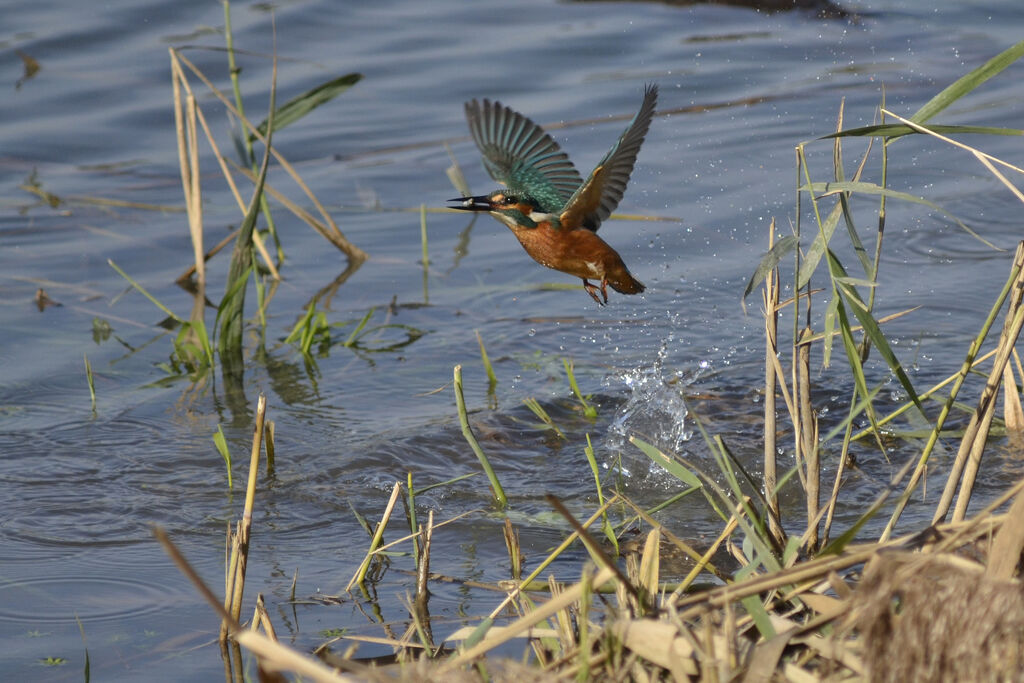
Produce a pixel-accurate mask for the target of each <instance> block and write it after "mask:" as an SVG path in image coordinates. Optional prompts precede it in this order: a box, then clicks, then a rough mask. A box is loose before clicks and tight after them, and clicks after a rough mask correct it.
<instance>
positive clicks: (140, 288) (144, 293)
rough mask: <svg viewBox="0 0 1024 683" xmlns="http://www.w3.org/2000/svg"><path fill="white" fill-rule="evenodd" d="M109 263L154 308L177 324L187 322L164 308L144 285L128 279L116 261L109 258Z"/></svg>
mask: <svg viewBox="0 0 1024 683" xmlns="http://www.w3.org/2000/svg"><path fill="white" fill-rule="evenodd" d="M107 263H108V264H110V267H111V268H113V269H114V270H116V271H117V274H118V275H120V276H121V277H123V278H124V279H125V280H127V281H128V284H130V285H131V286H132V287H134V288H135V289H136V290H138V292H139V294H141V295H142V296H144V297H146V298H147V299H149V300H150V301H151V302H152V303H153V305H154V306H156V307H157V308H159V309H160V310H161V311H163V312H164V313H166V314H167V316H168V317H169V318H172V319H173V320H174V321H175V322H177V323H179V324H180V323H184V322H185V321H184V320H182V319H181V318H179V317H178V316H176V315H175V314H174V313H172V312H171V309H169V308H167V307H166V306H164V305H163V304H162V303H160V302H159V301H157V299H156V297H155V296H153V295H152V294H150V293H149V292H147V291H146V288H145V287H143V286H142V285H140V284H139V283H138V282H136V281H135V280H133V279H131V278H130V277H128V273H126V272H124V271H123V270H121V268H120V267H118V265H117V264H116V263H114V260H113V259H109V258H108V259H107Z"/></svg>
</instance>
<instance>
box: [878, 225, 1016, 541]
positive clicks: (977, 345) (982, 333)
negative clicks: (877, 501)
mask: <svg viewBox="0 0 1024 683" xmlns="http://www.w3.org/2000/svg"><path fill="white" fill-rule="evenodd" d="M1022 246H1024V243H1022V244H1019V245H1017V253H1016V255H1015V257H1014V260H1013V266H1012V267H1011V269H1010V275H1009V277H1008V278H1007V280H1006V283H1005V284H1004V285H1003V288H1002V290H1001V291H1000V292H999V294H998V295H997V296H996V301H995V302H994V303H993V305H992V308H991V309H990V310H989V314H988V317H986V319H985V322H984V323H983V324H982V327H981V330H979V331H978V334H977V335H975V337H974V340H973V341H972V342H971V345H970V347H969V348H968V350H967V356H966V357H965V358H964V362H963V364H962V365H961V366H960V370H959V372H957V374H956V380H955V382H954V383H953V387H952V389H950V392H949V395H948V396H947V397H946V400H945V401H944V403H943V404H942V409H941V410H940V411H939V415H938V417H937V418H936V419H935V424H934V425H933V426H932V431H931V434H930V435H929V437H928V442H927V443H926V444H925V447H924V450H923V451H922V453H921V455H920V456H919V457H918V459H917V463H916V465H915V466H914V471H913V473H912V474H911V476H910V481H909V482H907V485H906V486H905V487H904V490H903V493H902V494H900V497H899V498H898V499H897V501H896V505H895V506H894V507H895V509H894V510H893V512H892V514H891V515H890V517H889V521H888V522H887V523H886V525H885V529H884V530H883V531H882V535H881V537H880V538H879V540H882V541H885V540H887V539H888V538H889V537H890V536H891V535H892V532H893V529H894V528H895V527H896V523H897V522H898V521H899V518H900V516H901V515H902V514H903V510H904V509H905V508H906V505H907V501H909V500H910V496H911V495H912V494H913V492H914V490H915V489H916V488H917V485H918V483H919V482H920V480H921V478H922V477H923V476H924V472H925V468H926V466H927V464H928V459H929V458H930V457H931V453H932V450H933V449H934V447H935V444H936V443H937V442H938V440H939V435H940V433H941V431H942V427H943V425H944V424H945V421H946V418H947V417H948V416H949V412H950V409H951V408H952V406H953V401H954V400H955V399H956V397H957V395H958V394H959V392H960V389H961V388H962V387H963V385H964V382H965V381H966V379H967V375H968V373H969V372H970V369H971V368H972V367H974V363H975V359H976V357H977V356H978V354H979V353H980V352H981V345H982V343H983V342H984V340H985V338H986V337H987V336H988V333H989V331H990V330H991V326H992V325H993V324H995V319H996V317H997V316H998V314H999V310H1000V309H1002V306H1003V303H1004V301H1005V299H1006V297H1007V296H1008V295H1009V294H1010V292H1011V290H1012V287H1013V283H1014V282H1015V281H1017V280H1018V279H1019V278H1020V277H1021V273H1022V272H1024V263H1022V258H1021V248H1022ZM1000 372H1001V369H1000ZM965 441H966V439H965V440H964V441H962V442H961V448H963V443H964V442H965ZM958 460H959V457H958ZM911 462H912V461H911ZM908 464H910V463H909V462H908ZM959 467H960V468H961V469H960V470H958V471H955V472H951V473H950V475H949V477H948V478H947V480H946V490H945V491H944V492H943V501H940V503H939V506H938V510H937V511H936V514H935V515H934V516H933V518H932V519H933V523H934V522H937V521H939V520H940V519H943V518H945V515H946V512H947V511H948V509H949V503H950V501H951V500H952V496H953V491H954V489H955V487H956V484H957V482H958V481H959V479H960V474H961V471H962V467H963V464H962V462H961V464H960V465H959ZM900 476H901V478H902V476H903V475H902V474H901V475H900ZM947 496H948V499H947ZM940 513H941V514H940Z"/></svg>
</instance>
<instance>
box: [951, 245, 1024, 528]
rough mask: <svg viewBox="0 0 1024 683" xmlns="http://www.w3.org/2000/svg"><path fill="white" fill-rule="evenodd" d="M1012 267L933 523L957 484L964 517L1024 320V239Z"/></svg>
mask: <svg viewBox="0 0 1024 683" xmlns="http://www.w3.org/2000/svg"><path fill="white" fill-rule="evenodd" d="M1013 268H1014V269H1015V270H1016V271H1017V276H1016V279H1015V280H1014V282H1013V284H1012V285H1011V290H1010V292H1011V294H1010V305H1009V308H1008V309H1007V313H1006V318H1005V320H1004V324H1003V331H1002V334H1001V335H1000V339H999V345H998V347H997V350H996V357H995V360H994V361H993V365H992V371H991V372H990V373H989V377H988V381H987V382H986V383H985V388H984V390H983V391H982V394H981V397H980V398H979V399H978V405H977V408H976V409H975V412H974V414H973V415H972V416H971V421H970V422H969V423H968V426H967V428H966V430H965V431H964V436H963V439H961V441H960V448H959V450H958V451H957V455H956V459H955V460H954V462H953V466H952V468H951V470H950V474H949V477H948V478H947V479H946V486H945V488H944V490H943V492H942V497H941V498H940V499H939V504H938V506H937V507H936V510H935V514H934V516H933V518H932V520H933V522H934V521H939V520H942V519H945V517H946V513H947V512H948V511H949V506H950V503H951V502H952V500H953V495H954V493H955V492H956V490H957V486H958V485H959V486H960V496H959V497H958V498H957V505H956V509H955V510H954V513H953V519H954V521H959V520H961V519H963V518H964V512H965V511H966V508H967V501H968V500H970V495H971V489H972V487H973V484H974V476H975V475H976V474H977V467H978V462H979V461H980V458H981V451H982V449H984V446H985V440H986V439H987V437H988V426H989V424H990V423H991V420H992V415H993V413H994V411H995V397H996V394H997V392H998V389H999V383H1000V382H1001V381H1002V378H1003V368H1004V367H1005V366H1006V362H1007V361H1008V360H1009V357H1010V351H1011V350H1012V348H1013V345H1014V344H1016V341H1017V336H1018V335H1019V334H1020V326H1021V323H1022V322H1024V307H1022V306H1021V303H1022V298H1024V289H1022V288H1024V242H1021V243H1020V244H1018V245H1017V253H1016V254H1015V256H1014V260H1013ZM965 470H966V471H965ZM961 476H962V480H961Z"/></svg>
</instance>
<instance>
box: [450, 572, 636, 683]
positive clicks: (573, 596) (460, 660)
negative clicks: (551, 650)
mask: <svg viewBox="0 0 1024 683" xmlns="http://www.w3.org/2000/svg"><path fill="white" fill-rule="evenodd" d="M615 576H616V571H615V570H613V569H612V568H610V567H603V568H601V569H600V570H599V571H598V572H597V575H596V576H595V577H594V580H593V582H592V585H593V586H594V588H600V587H601V586H603V585H604V584H606V583H608V582H609V581H611V580H612V579H613V578H615ZM582 593H583V585H582V584H576V585H575V586H572V587H571V588H567V589H566V590H565V591H564V592H563V593H562V594H561V595H559V596H558V597H557V598H552V599H550V600H548V601H547V602H546V603H544V604H543V605H541V606H540V607H538V608H537V609H535V610H534V611H533V612H531V613H529V614H527V615H526V616H524V617H523V618H521V619H519V620H517V621H515V622H514V623H512V624H510V625H509V626H508V627H506V629H505V630H504V631H502V632H500V633H498V634H494V635H488V637H486V638H484V639H483V640H481V641H480V642H479V643H477V644H476V645H474V646H473V647H471V648H469V649H467V650H465V651H464V652H461V653H459V654H458V655H457V656H455V657H452V658H451V659H449V660H448V661H447V662H445V663H444V664H443V665H442V666H441V668H440V670H439V673H445V672H449V671H452V670H453V669H455V668H457V667H459V666H462V665H463V664H465V663H467V662H470V661H472V660H474V659H476V658H477V657H479V656H480V655H482V654H484V653H486V652H488V651H489V650H491V649H493V648H495V647H498V646H499V645H501V644H503V643H505V642H507V641H508V640H509V639H511V638H513V637H515V636H516V635H517V634H519V633H523V632H524V631H526V630H528V629H530V628H531V627H533V626H534V625H535V624H538V623H540V622H541V621H543V620H545V619H547V618H548V617H550V616H552V615H554V614H555V613H556V612H558V610H561V609H563V608H565V607H567V606H568V605H571V604H572V603H574V602H576V601H577V600H578V599H579V598H580V596H581V595H582Z"/></svg>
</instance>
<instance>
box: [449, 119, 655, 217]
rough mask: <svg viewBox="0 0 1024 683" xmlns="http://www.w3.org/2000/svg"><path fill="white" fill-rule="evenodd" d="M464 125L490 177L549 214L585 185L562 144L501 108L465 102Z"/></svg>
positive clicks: (539, 128)
mask: <svg viewBox="0 0 1024 683" xmlns="http://www.w3.org/2000/svg"><path fill="white" fill-rule="evenodd" d="M466 120H467V121H469V132H470V133H471V134H472V135H473V141H474V142H476V146H477V147H479V148H480V151H481V152H482V153H483V157H484V166H485V167H486V168H487V172H488V173H490V174H491V177H492V178H494V179H495V180H497V181H498V182H499V183H502V184H503V185H506V186H508V187H510V188H513V189H516V190H521V191H522V190H525V191H528V192H529V193H530V195H531V196H532V197H533V198H534V199H535V200H536V201H537V202H538V203H539V204H540V205H541V207H542V208H543V209H544V210H545V211H549V212H551V213H555V212H558V211H561V210H562V207H564V206H565V203H566V200H568V199H569V197H570V196H572V194H573V193H574V192H576V190H577V188H579V186H580V185H582V184H583V178H582V177H581V176H580V173H579V171H577V170H576V167H575V166H573V165H572V162H571V161H569V157H568V155H566V153H565V152H563V151H562V150H561V149H560V148H559V146H558V143H557V142H555V141H554V140H553V139H552V138H551V136H550V135H548V134H547V133H545V132H544V131H543V130H542V129H541V127H540V126H538V125H537V124H535V123H534V122H533V121H531V120H530V119H528V118H526V117H525V116H523V115H522V114H520V113H518V112H515V111H512V110H511V109H509V108H508V107H506V106H504V105H502V104H501V102H491V101H490V100H483V102H482V103H481V102H478V101H477V100H472V101H470V102H467V103H466ZM642 137H643V136H641V139H642ZM634 156H635V153H634ZM626 175H627V177H628V175H629V174H628V172H627V174H626Z"/></svg>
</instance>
